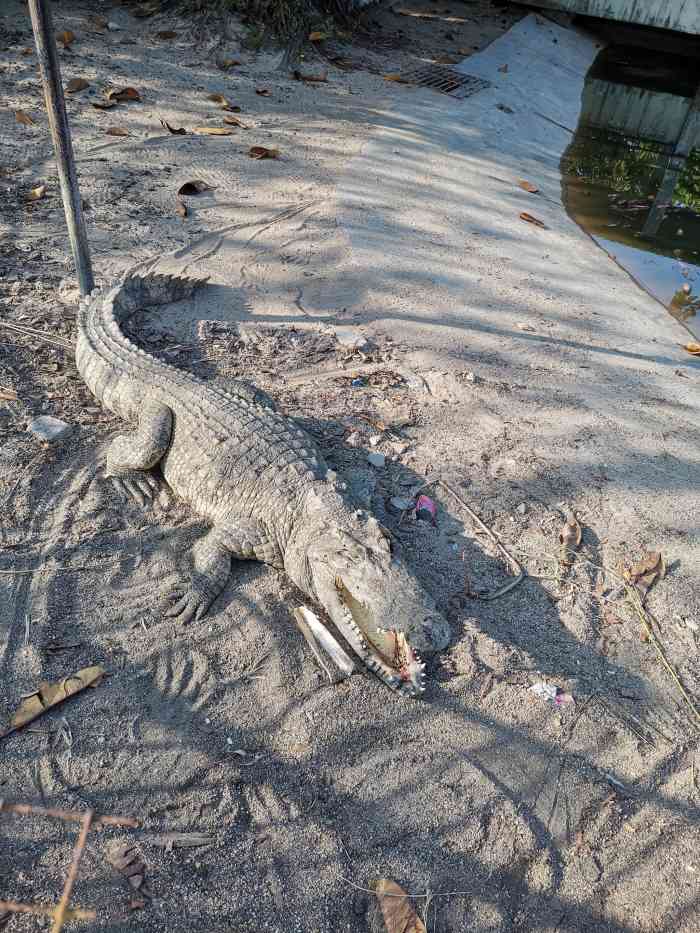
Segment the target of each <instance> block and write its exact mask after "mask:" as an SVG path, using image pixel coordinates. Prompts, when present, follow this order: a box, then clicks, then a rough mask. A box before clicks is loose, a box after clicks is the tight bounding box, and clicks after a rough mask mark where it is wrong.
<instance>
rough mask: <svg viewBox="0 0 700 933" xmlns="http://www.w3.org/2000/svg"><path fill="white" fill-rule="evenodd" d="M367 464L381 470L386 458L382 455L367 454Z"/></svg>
mask: <svg viewBox="0 0 700 933" xmlns="http://www.w3.org/2000/svg"><path fill="white" fill-rule="evenodd" d="M367 462H368V463H369V464H371V465H372V466H373V467H377V469H381V467H383V466H384V464H385V463H386V457H385V456H384V454H376V453H375V454H369V456H368V457H367Z"/></svg>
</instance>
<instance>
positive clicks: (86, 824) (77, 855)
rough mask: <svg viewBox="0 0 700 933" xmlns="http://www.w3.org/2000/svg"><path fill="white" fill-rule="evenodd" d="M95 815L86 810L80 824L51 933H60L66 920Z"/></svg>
mask: <svg viewBox="0 0 700 933" xmlns="http://www.w3.org/2000/svg"><path fill="white" fill-rule="evenodd" d="M94 816H95V814H94V811H92V810H87V811H86V813H85V816H84V817H83V820H82V823H81V824H80V835H79V836H78V841H77V842H76V844H75V848H74V849H73V858H72V860H71V863H70V868H69V869H68V876H67V878H66V884H65V887H64V888H63V894H61V900H60V901H59V902H58V906H57V907H56V912H55V914H54V917H53V926H52V927H51V933H61V930H62V929H63V924H64V922H65V920H66V911H67V910H69V906H68V905H69V903H70V896H71V894H72V893H73V887H74V886H75V880H76V878H77V877H78V868H79V867H80V859H81V858H82V857H83V852H84V851H85V844H86V842H87V837H88V834H89V832H90V827H91V826H92V820H93V818H94Z"/></svg>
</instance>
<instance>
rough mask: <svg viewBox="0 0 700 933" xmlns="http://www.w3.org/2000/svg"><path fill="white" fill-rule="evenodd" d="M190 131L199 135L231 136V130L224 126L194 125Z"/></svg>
mask: <svg viewBox="0 0 700 933" xmlns="http://www.w3.org/2000/svg"><path fill="white" fill-rule="evenodd" d="M192 132H193V133H199V135H200V136H233V131H232V130H227V129H226V127H224V126H195V128H194V129H193V130H192Z"/></svg>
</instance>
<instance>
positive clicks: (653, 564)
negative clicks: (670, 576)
mask: <svg viewBox="0 0 700 933" xmlns="http://www.w3.org/2000/svg"><path fill="white" fill-rule="evenodd" d="M622 575H623V577H624V578H625V580H627V581H628V582H629V583H631V584H632V585H633V586H635V587H636V588H637V589H638V590H639V592H640V594H641V595H642V596H646V595H647V593H648V592H649V590H650V589H651V588H652V586H653V585H654V584H655V583H656V581H657V580H663V578H664V577H665V576H666V561H665V560H664V559H663V556H662V555H661V553H660V551H650V552H649V553H648V554H645V555H644V557H643V558H642V559H641V560H639V561H637V563H636V564H632V566H631V567H626V568H625V569H624V570H623V572H622Z"/></svg>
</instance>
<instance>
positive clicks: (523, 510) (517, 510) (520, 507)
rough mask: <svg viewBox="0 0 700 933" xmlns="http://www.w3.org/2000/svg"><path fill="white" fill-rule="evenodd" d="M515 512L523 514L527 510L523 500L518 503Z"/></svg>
mask: <svg viewBox="0 0 700 933" xmlns="http://www.w3.org/2000/svg"><path fill="white" fill-rule="evenodd" d="M516 512H520V514H521V515H524V514H525V513H526V512H527V506H526V505H525V503H524V502H521V503H520V505H519V506H518V508H517V509H516Z"/></svg>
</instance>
